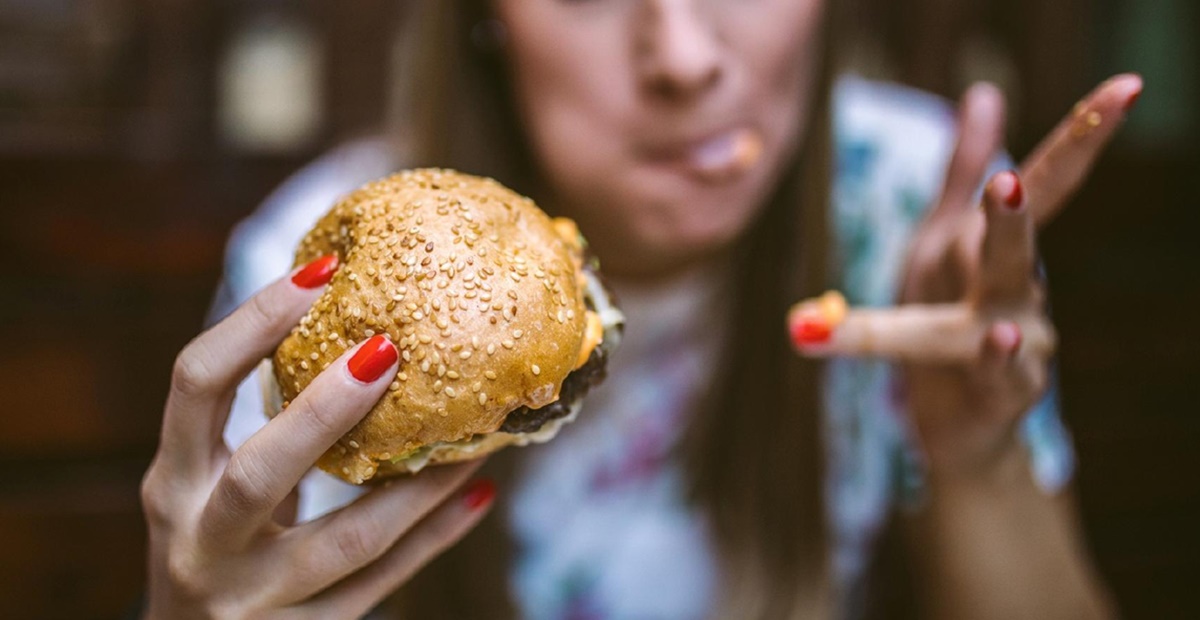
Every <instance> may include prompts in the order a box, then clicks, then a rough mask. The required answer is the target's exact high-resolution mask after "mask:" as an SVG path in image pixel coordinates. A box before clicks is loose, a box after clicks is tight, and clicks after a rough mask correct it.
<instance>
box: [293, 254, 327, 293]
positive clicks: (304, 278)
mask: <svg viewBox="0 0 1200 620" xmlns="http://www.w3.org/2000/svg"><path fill="white" fill-rule="evenodd" d="M337 268H338V257H337V254H330V255H329V256H322V257H321V258H318V259H317V260H315V261H313V262H311V263H309V264H307V265H305V266H304V269H301V270H300V271H297V272H296V275H294V276H292V283H293V284H295V285H296V286H299V287H300V288H317V287H321V286H325V285H326V284H329V280H330V279H332V278H333V272H335V271H337Z"/></svg>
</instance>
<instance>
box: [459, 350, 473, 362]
mask: <svg viewBox="0 0 1200 620" xmlns="http://www.w3.org/2000/svg"><path fill="white" fill-rule="evenodd" d="M458 357H459V358H461V359H464V360H465V359H469V358H470V357H471V352H470V351H463V352H462V353H459V354H458Z"/></svg>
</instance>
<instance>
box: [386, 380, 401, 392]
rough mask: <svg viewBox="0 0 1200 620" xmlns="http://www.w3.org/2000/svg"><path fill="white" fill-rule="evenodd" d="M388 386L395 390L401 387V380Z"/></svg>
mask: <svg viewBox="0 0 1200 620" xmlns="http://www.w3.org/2000/svg"><path fill="white" fill-rule="evenodd" d="M388 388H389V389H391V390H392V391H393V392H395V391H396V390H398V389H400V382H399V381H393V382H392V384H391V385H389V386H388Z"/></svg>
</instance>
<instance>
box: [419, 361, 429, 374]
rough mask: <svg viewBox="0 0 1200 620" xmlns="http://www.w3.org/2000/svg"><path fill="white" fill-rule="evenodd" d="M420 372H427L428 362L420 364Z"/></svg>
mask: <svg viewBox="0 0 1200 620" xmlns="http://www.w3.org/2000/svg"><path fill="white" fill-rule="evenodd" d="M421 372H429V360H425V361H423V362H421Z"/></svg>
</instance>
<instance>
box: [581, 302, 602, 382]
mask: <svg viewBox="0 0 1200 620" xmlns="http://www.w3.org/2000/svg"><path fill="white" fill-rule="evenodd" d="M603 341H604V323H603V322H602V321H601V320H600V315H599V314H596V313H595V312H592V311H591V310H588V311H587V326H585V327H584V328H583V344H582V345H580V347H579V359H578V360H576V362H575V368H581V367H582V366H583V365H584V364H586V363H587V361H588V358H589V357H591V356H592V350H593V349H595V348H596V347H598V346H600V343H601V342H603Z"/></svg>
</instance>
